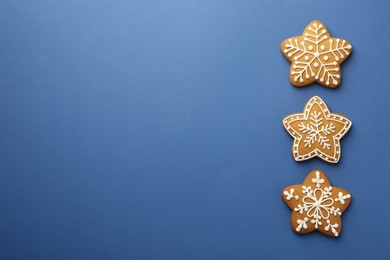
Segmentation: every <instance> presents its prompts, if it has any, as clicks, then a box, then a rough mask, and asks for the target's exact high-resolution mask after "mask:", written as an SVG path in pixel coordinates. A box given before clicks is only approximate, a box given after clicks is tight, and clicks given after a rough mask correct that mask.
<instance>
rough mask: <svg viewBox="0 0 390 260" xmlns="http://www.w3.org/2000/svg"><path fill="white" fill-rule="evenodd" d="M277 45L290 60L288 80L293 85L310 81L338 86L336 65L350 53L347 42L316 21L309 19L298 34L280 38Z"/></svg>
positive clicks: (338, 66) (305, 84)
mask: <svg viewBox="0 0 390 260" xmlns="http://www.w3.org/2000/svg"><path fill="white" fill-rule="evenodd" d="M280 48H281V50H282V52H283V54H284V56H285V57H286V58H287V59H288V60H289V61H291V67H290V82H291V84H293V85H294V86H297V87H303V86H307V85H310V84H312V83H313V82H318V83H320V84H321V85H323V86H325V87H329V88H336V87H338V86H339V85H340V82H341V71H340V64H341V63H342V62H343V61H344V60H346V59H347V58H348V56H349V55H350V54H351V52H352V45H351V44H350V43H349V42H347V41H346V40H343V39H339V38H332V37H331V36H330V34H329V32H328V30H327V29H326V27H325V25H324V24H323V23H321V22H320V21H318V20H315V21H313V22H311V23H310V24H309V25H308V26H307V27H306V28H305V30H304V31H303V34H302V35H301V36H295V37H291V38H288V39H287V40H284V41H283V42H282V43H281V45H280Z"/></svg>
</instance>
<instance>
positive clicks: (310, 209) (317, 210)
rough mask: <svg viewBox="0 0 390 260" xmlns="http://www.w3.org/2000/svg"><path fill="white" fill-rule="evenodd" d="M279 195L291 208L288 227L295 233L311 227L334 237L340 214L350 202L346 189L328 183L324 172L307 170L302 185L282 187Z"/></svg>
mask: <svg viewBox="0 0 390 260" xmlns="http://www.w3.org/2000/svg"><path fill="white" fill-rule="evenodd" d="M282 197H283V200H284V202H285V203H286V204H287V206H288V207H289V208H290V209H291V210H292V214H291V227H292V229H293V231H294V232H296V233H298V234H307V233H310V232H313V231H315V230H318V231H320V232H321V233H323V234H325V235H327V236H330V237H338V236H339V235H340V233H341V215H342V213H343V212H344V211H345V210H346V209H347V208H348V206H349V204H350V203H351V194H349V192H348V191H346V190H344V189H341V188H337V187H332V185H331V184H330V182H329V180H328V178H327V177H326V175H325V173H323V172H322V171H320V170H314V171H312V172H310V173H309V174H308V175H307V177H306V179H305V181H304V182H303V184H302V185H300V184H297V185H292V186H288V187H286V188H285V189H284V190H283V191H282Z"/></svg>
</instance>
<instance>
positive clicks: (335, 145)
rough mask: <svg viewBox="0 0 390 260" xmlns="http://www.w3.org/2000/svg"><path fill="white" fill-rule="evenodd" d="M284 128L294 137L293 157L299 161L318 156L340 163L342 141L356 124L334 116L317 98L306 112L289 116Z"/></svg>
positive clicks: (285, 120) (308, 104) (305, 109)
mask: <svg viewBox="0 0 390 260" xmlns="http://www.w3.org/2000/svg"><path fill="white" fill-rule="evenodd" d="M283 125H284V127H285V128H286V130H287V132H288V133H289V134H290V135H291V136H292V137H293V138H294V141H293V145H292V154H293V157H294V159H295V160H296V161H305V160H308V159H311V158H313V157H315V156H317V157H319V158H321V159H322V160H324V161H326V162H329V163H337V162H338V161H339V160H340V156H341V146H340V139H341V138H342V137H343V136H344V135H345V134H346V133H347V132H348V130H349V129H350V127H351V126H352V122H351V121H350V120H349V119H348V118H347V117H345V116H343V115H340V114H336V113H331V112H330V111H329V109H328V106H327V105H326V104H325V102H324V101H323V100H322V99H321V98H320V97H318V96H315V97H312V98H311V99H310V100H309V101H308V102H307V103H306V105H305V108H304V111H303V113H295V114H291V115H289V116H287V117H285V118H284V119H283Z"/></svg>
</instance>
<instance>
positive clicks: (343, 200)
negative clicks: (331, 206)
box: [335, 192, 351, 205]
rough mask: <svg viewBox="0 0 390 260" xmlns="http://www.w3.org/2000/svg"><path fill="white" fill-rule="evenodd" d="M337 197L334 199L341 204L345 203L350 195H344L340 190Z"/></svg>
mask: <svg viewBox="0 0 390 260" xmlns="http://www.w3.org/2000/svg"><path fill="white" fill-rule="evenodd" d="M338 196H339V197H338V198H336V199H335V201H340V203H341V204H343V205H344V204H345V200H347V199H349V198H351V195H350V194H346V195H344V194H343V193H342V192H339V194H338Z"/></svg>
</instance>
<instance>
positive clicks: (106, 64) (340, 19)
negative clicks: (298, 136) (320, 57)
mask: <svg viewBox="0 0 390 260" xmlns="http://www.w3.org/2000/svg"><path fill="white" fill-rule="evenodd" d="M389 12H390V2H389V1H349V2H348V1H323V3H317V1H309V0H307V1H217V0H204V1H187V0H183V1H179V0H170V1H146V0H143V1H125V0H122V1H112V0H107V1H87V0H71V1H70V0H69V1H53V0H40V1H15V0H2V1H1V2H0V54H1V55H0V121H1V124H0V144H1V146H0V149H1V155H0V208H1V213H0V245H1V246H0V258H1V259H159V260H160V259H169V260H172V259H224V260H225V259H270V258H276V259H278V258H279V259H281V258H287V257H288V258H290V259H295V258H296V259H298V258H299V259H307V256H308V255H311V256H312V255H315V256H316V257H317V258H316V259H322V258H326V257H327V256H328V255H331V256H332V258H333V256H334V259H342V258H345V257H348V258H349V259H351V258H360V259H364V258H365V259H368V258H371V259H379V258H382V259H384V258H386V257H387V258H388V257H389V255H390V249H389V247H388V245H389V242H388V241H389V239H390V228H389V226H388V217H389V215H390V203H389V199H388V196H389V195H388V194H389V182H390V162H389V159H390V152H389V149H388V147H389V142H390V136H389V127H390V114H389V109H390V104H389V97H390V90H389V83H388V82H389V73H390V65H389V64H390V63H389V60H390V48H389V41H390V38H389V37H390V19H389ZM314 19H319V20H321V21H322V22H324V23H325V25H326V26H327V27H328V28H329V30H330V33H331V35H332V36H335V37H340V38H343V39H346V40H348V41H350V42H351V43H352V45H353V48H354V53H353V54H352V55H351V56H350V57H349V59H348V60H347V61H346V62H345V63H344V64H343V66H342V73H343V81H342V85H341V86H340V87H339V88H338V89H327V88H324V87H321V86H320V85H318V84H313V85H311V86H309V87H305V88H300V89H299V88H295V87H293V86H292V85H291V84H290V83H289V66H290V64H289V62H288V61H287V60H286V59H285V58H284V57H283V55H282V54H281V51H280V49H279V44H280V42H281V41H282V40H284V39H286V38H288V37H290V36H295V35H300V34H301V33H302V31H303V29H304V28H305V26H306V25H307V24H308V23H309V22H310V21H312V20H314ZM314 95H319V96H320V97H322V98H323V99H324V101H325V102H327V104H328V105H329V107H330V109H331V111H333V112H338V113H341V114H344V115H346V116H347V117H349V118H350V119H351V120H352V122H353V126H352V129H351V130H350V132H349V133H348V135H346V136H345V138H343V140H342V142H341V143H342V149H343V155H342V158H341V160H340V163H339V164H337V165H329V164H327V163H325V162H322V161H320V160H319V159H313V160H310V161H307V162H304V163H297V162H295V161H294V160H293V158H292V156H291V144H292V138H291V137H290V136H289V135H288V133H287V132H286V131H285V130H284V128H283V126H282V123H281V122H282V118H283V117H284V116H286V115H288V114H290V113H295V112H300V111H302V109H303V106H304V104H305V103H306V101H307V100H308V99H309V98H310V97H312V96H314ZM315 168H320V169H322V170H323V171H325V172H326V173H327V175H328V177H329V178H330V180H331V181H332V183H333V184H334V186H339V187H342V188H344V189H347V190H349V191H350V192H351V194H352V196H353V202H352V204H351V206H350V207H349V209H348V210H347V211H346V213H345V214H344V215H343V224H344V225H343V231H342V234H341V237H340V238H338V239H332V238H329V237H326V236H323V235H321V234H320V233H313V234H310V235H306V236H298V235H296V234H295V233H293V232H292V231H291V228H290V210H289V209H288V208H287V207H286V205H284V203H283V201H282V199H281V194H280V193H281V190H282V189H283V188H284V187H285V186H288V185H291V184H296V183H301V182H302V181H303V179H304V178H305V176H306V174H307V173H308V172H310V171H311V170H313V169H315Z"/></svg>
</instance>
